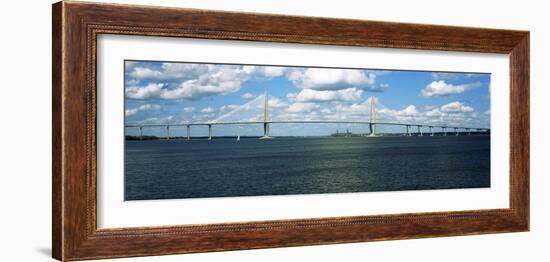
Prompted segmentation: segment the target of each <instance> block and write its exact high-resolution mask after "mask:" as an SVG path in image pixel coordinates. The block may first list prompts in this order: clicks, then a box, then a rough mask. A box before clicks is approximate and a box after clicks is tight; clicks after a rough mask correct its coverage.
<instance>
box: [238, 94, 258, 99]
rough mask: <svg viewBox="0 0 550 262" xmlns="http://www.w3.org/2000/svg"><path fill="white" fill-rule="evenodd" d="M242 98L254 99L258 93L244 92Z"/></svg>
mask: <svg viewBox="0 0 550 262" xmlns="http://www.w3.org/2000/svg"><path fill="white" fill-rule="evenodd" d="M241 98H243V99H253V98H256V95H255V94H252V93H244V94H242V95H241Z"/></svg>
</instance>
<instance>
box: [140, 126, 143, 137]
mask: <svg viewBox="0 0 550 262" xmlns="http://www.w3.org/2000/svg"><path fill="white" fill-rule="evenodd" d="M139 140H143V127H142V126H140V127H139Z"/></svg>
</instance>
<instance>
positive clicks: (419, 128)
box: [417, 126, 423, 136]
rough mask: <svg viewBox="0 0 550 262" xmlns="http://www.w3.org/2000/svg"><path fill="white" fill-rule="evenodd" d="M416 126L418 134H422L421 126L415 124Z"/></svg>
mask: <svg viewBox="0 0 550 262" xmlns="http://www.w3.org/2000/svg"><path fill="white" fill-rule="evenodd" d="M417 127H418V136H423V134H422V126H417Z"/></svg>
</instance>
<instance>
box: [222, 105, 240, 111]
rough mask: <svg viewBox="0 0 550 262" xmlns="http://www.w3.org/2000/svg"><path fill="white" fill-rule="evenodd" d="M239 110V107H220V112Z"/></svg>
mask: <svg viewBox="0 0 550 262" xmlns="http://www.w3.org/2000/svg"><path fill="white" fill-rule="evenodd" d="M237 108H239V105H224V106H221V107H220V111H231V110H235V109H237Z"/></svg>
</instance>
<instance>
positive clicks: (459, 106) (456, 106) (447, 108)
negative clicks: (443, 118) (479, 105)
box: [441, 101, 474, 113]
mask: <svg viewBox="0 0 550 262" xmlns="http://www.w3.org/2000/svg"><path fill="white" fill-rule="evenodd" d="M441 111H443V112H447V113H454V112H461V113H469V112H473V111H474V109H473V108H472V107H469V106H467V105H464V104H463V103H461V102H458V101H455V102H451V103H448V104H446V105H443V106H441Z"/></svg>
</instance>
